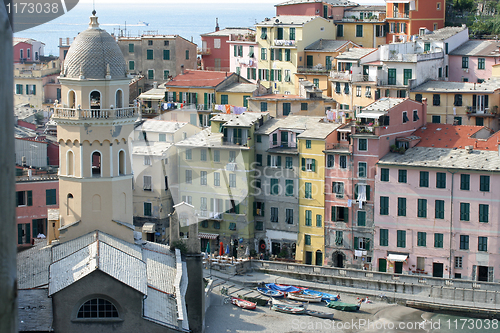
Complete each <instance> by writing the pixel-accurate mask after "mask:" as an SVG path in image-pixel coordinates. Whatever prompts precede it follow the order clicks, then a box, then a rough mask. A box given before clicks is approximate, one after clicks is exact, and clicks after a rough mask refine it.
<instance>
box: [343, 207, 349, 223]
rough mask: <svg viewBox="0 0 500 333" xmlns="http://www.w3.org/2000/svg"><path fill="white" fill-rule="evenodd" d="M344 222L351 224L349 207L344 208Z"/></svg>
mask: <svg viewBox="0 0 500 333" xmlns="http://www.w3.org/2000/svg"><path fill="white" fill-rule="evenodd" d="M344 222H345V223H348V222H349V207H344Z"/></svg>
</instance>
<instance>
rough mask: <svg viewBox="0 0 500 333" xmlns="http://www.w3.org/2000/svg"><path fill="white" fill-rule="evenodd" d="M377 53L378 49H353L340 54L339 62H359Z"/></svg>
mask: <svg viewBox="0 0 500 333" xmlns="http://www.w3.org/2000/svg"><path fill="white" fill-rule="evenodd" d="M375 51H377V49H372V48H367V47H353V48H352V49H350V50H349V51H346V52H342V53H341V54H339V55H338V56H337V57H336V59H337V60H359V59H361V58H363V57H365V56H367V55H369V54H370V53H372V52H375Z"/></svg>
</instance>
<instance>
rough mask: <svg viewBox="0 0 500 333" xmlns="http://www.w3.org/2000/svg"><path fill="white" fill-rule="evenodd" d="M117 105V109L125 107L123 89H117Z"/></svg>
mask: <svg viewBox="0 0 500 333" xmlns="http://www.w3.org/2000/svg"><path fill="white" fill-rule="evenodd" d="M115 106H116V108H117V109H121V108H122V107H123V91H122V90H121V89H118V90H117V91H116V96H115Z"/></svg>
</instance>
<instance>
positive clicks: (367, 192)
mask: <svg viewBox="0 0 500 333" xmlns="http://www.w3.org/2000/svg"><path fill="white" fill-rule="evenodd" d="M366 201H370V185H366Z"/></svg>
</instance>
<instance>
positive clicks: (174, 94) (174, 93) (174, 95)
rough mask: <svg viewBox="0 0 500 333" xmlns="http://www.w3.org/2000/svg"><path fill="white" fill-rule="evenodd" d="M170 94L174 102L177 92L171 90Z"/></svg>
mask: <svg viewBox="0 0 500 333" xmlns="http://www.w3.org/2000/svg"><path fill="white" fill-rule="evenodd" d="M172 96H173V101H174V102H175V99H176V98H177V93H176V92H175V91H174V92H172Z"/></svg>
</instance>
